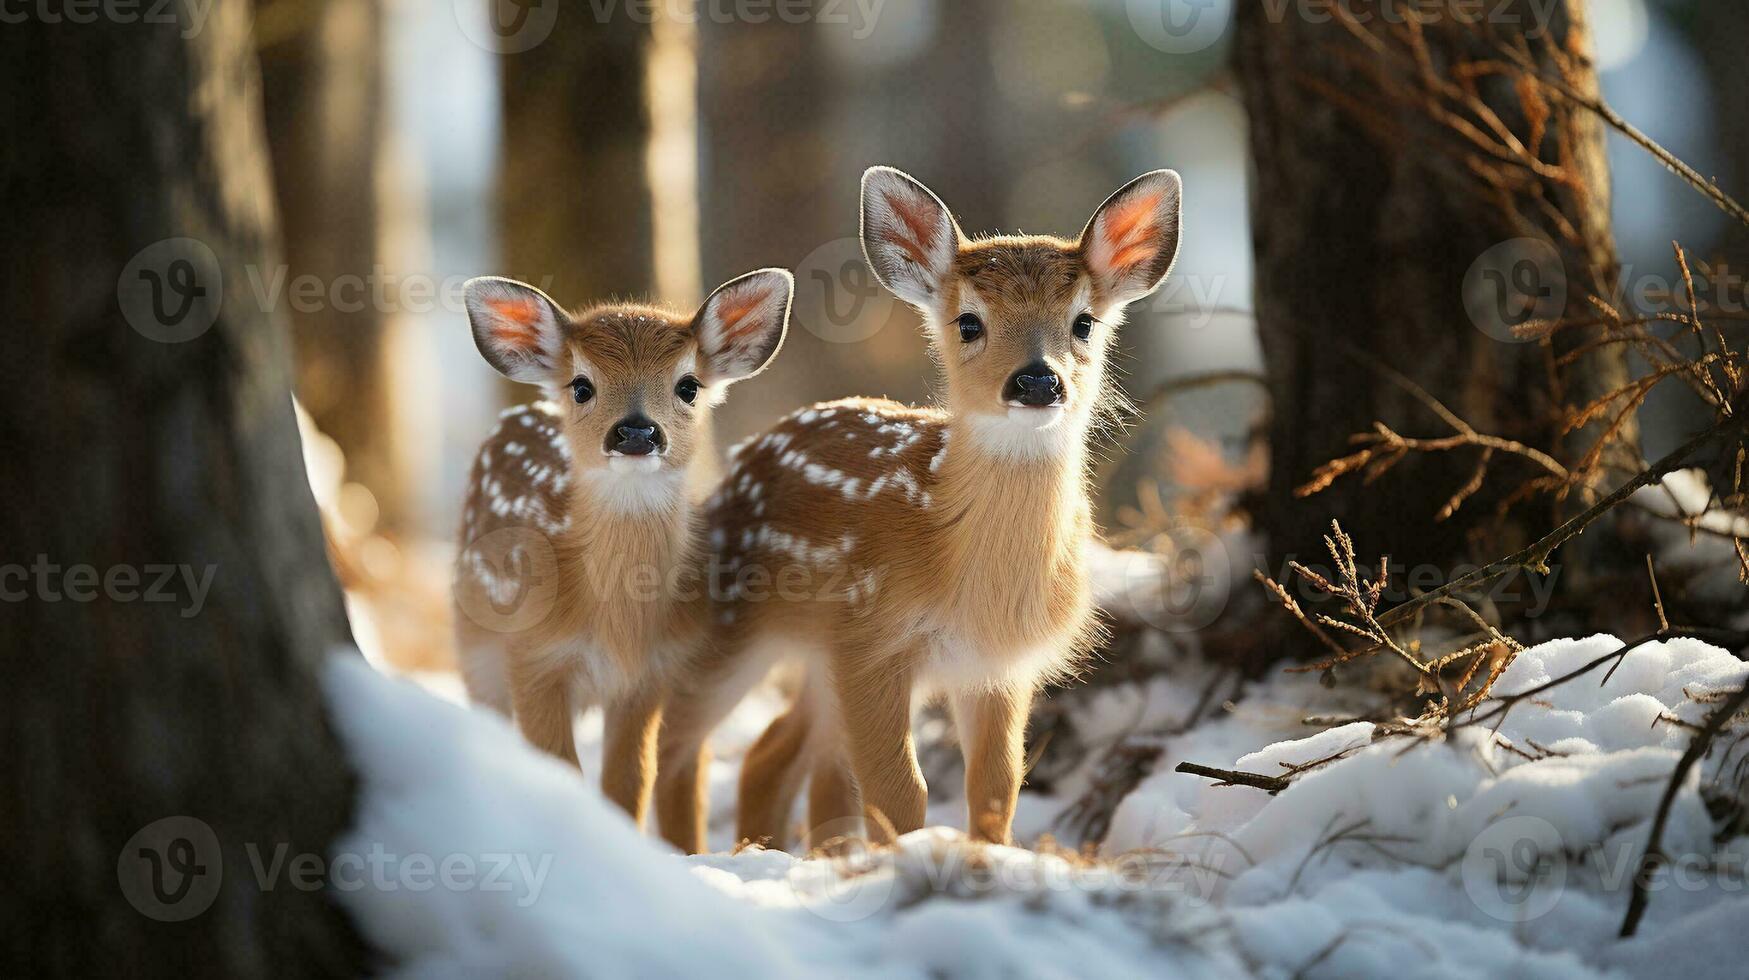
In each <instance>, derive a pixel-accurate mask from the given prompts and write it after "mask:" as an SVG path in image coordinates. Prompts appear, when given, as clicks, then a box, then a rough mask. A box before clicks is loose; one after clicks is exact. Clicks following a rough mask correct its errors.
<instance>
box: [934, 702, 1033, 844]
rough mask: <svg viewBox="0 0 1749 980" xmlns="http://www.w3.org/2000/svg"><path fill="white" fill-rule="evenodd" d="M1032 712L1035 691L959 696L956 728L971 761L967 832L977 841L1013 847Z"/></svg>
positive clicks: (967, 771)
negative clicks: (1029, 716)
mask: <svg viewBox="0 0 1749 980" xmlns="http://www.w3.org/2000/svg"><path fill="white" fill-rule="evenodd" d="M1031 709H1032V688H1031V687H1030V686H1027V687H1017V688H1008V689H1004V690H999V691H972V692H967V693H963V694H958V695H955V696H954V699H953V716H954V726H955V727H956V728H958V729H959V736H960V751H961V752H963V753H964V755H965V760H966V810H967V814H966V831H967V833H968V834H969V835H970V836H971V837H972V839H974V840H981V841H989V842H990V843H993V844H1006V843H1008V842H1009V835H1010V832H1011V830H1012V828H1013V825H1014V801H1015V798H1016V797H1017V796H1019V795H1020V780H1021V777H1022V776H1023V775H1024V773H1023V772H1022V770H1023V768H1024V767H1025V765H1026V718H1027V714H1028V713H1029V712H1030V711H1031Z"/></svg>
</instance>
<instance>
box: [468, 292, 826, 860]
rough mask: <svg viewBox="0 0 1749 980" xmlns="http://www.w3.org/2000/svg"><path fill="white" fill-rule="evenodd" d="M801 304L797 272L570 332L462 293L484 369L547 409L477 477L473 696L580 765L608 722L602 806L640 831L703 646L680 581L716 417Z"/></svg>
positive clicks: (612, 313) (497, 438) (509, 303)
mask: <svg viewBox="0 0 1749 980" xmlns="http://www.w3.org/2000/svg"><path fill="white" fill-rule="evenodd" d="M793 292H794V282H793V280H792V278H791V276H790V274H789V273H788V272H786V271H784V270H782V269H761V270H759V271H757V272H751V273H748V274H747V275H744V276H741V277H740V278H738V279H734V280H732V281H730V282H728V283H725V284H724V285H722V286H720V287H718V288H717V289H716V291H715V292H713V293H711V295H710V297H709V298H708V299H706V300H705V302H704V305H703V306H702V307H701V308H700V309H699V310H698V312H697V314H696V315H693V316H690V317H688V316H684V315H680V314H676V313H674V312H671V311H669V310H666V309H661V308H658V307H653V306H633V305H603V306H595V307H590V308H587V309H584V310H581V311H579V312H577V313H574V314H571V313H566V312H565V311H564V310H562V309H560V308H559V306H558V305H557V304H556V303H554V302H553V301H552V300H551V299H549V298H548V297H547V295H546V294H545V293H543V292H541V291H540V290H538V289H536V288H534V287H533V286H528V285H524V284H522V283H519V282H515V281H512V280H509V279H499V278H480V279H473V280H470V281H469V282H468V283H467V285H466V287H465V299H466V305H467V311H468V319H469V321H470V324H471V326H472V329H473V335H474V343H475V345H476V346H478V347H479V350H480V353H481V354H482V355H484V356H485V358H486V361H487V362H488V363H489V364H491V365H492V366H493V367H494V368H496V369H497V370H498V371H499V372H500V373H502V374H503V375H505V376H506V377H508V378H510V379H511V380H513V381H520V382H523V383H525V384H531V385H540V386H542V387H544V388H545V389H547V392H548V400H546V401H539V402H535V403H533V404H530V405H525V406H522V407H519V408H512V409H510V410H508V411H506V412H505V413H504V414H503V416H502V418H501V419H500V421H499V424H498V427H497V428H496V429H494V430H493V431H492V434H491V435H490V436H488V437H487V439H486V442H485V444H484V445H482V446H481V447H480V452H479V455H478V456H477V457H476V458H475V461H474V467H473V473H472V476H471V477H470V480H469V489H468V496H467V501H466V505H465V508H464V514H463V521H462V530H461V541H462V545H463V547H462V550H461V553H460V555H459V556H458V559H457V564H456V583H455V600H456V605H457V607H458V609H457V616H456V623H457V649H458V651H459V654H460V658H461V665H462V673H463V677H464V679H465V681H466V684H467V688H468V692H469V695H470V696H471V697H472V698H473V700H475V701H477V702H483V703H485V704H487V705H489V706H491V707H493V708H495V709H496V710H498V711H499V712H501V713H504V714H511V713H512V710H514V717H515V720H516V723H517V725H518V727H520V728H521V730H522V732H523V734H524V736H525V737H526V738H527V739H528V740H529V742H531V743H533V744H534V745H535V746H537V747H538V748H541V749H543V750H545V751H547V752H549V753H552V754H553V755H556V756H558V757H559V758H560V759H563V760H565V761H567V762H570V763H572V764H573V765H575V764H576V763H577V749H576V745H575V743H574V741H573V737H572V727H571V726H572V718H573V716H574V714H575V713H576V712H579V711H581V710H583V709H584V708H586V707H588V706H589V705H591V704H600V705H601V706H602V707H603V709H604V711H605V714H606V738H605V746H604V751H603V761H602V772H601V784H602V791H603V793H604V794H605V795H606V796H607V797H608V798H609V799H610V800H612V801H613V802H615V803H616V804H618V805H619V806H620V807H622V808H623V809H625V810H626V812H628V813H630V814H631V815H632V818H633V819H634V820H635V821H637V822H638V823H639V825H640V826H641V825H642V823H643V815H644V812H645V810H646V809H647V808H648V805H649V800H650V791H651V786H652V785H653V780H654V778H655V770H654V764H655V745H656V741H655V738H656V737H655V733H656V728H657V725H658V722H659V719H660V714H661V703H662V698H663V697H664V696H665V692H666V687H667V684H668V681H669V679H670V678H671V677H672V675H673V674H674V671H675V670H676V669H677V668H678V667H679V666H680V664H681V662H682V659H683V658H684V657H685V656H686V655H687V652H688V651H689V650H690V649H692V648H693V647H694V646H696V640H695V639H694V635H695V633H696V631H697V624H696V622H695V620H694V615H695V613H694V610H695V609H696V607H697V606H698V602H697V600H695V599H689V598H688V597H686V596H685V595H683V594H682V593H683V591H684V590H683V589H682V588H680V587H678V582H679V577H681V576H684V575H685V574H686V573H687V570H688V569H689V568H691V567H692V566H693V565H694V563H695V562H696V560H697V556H698V555H699V554H701V553H702V549H700V548H699V547H698V544H697V542H696V541H695V540H694V536H695V534H696V530H697V521H696V520H695V518H694V514H695V511H696V501H697V499H698V498H699V497H701V496H703V493H702V492H700V489H701V487H703V486H704V485H705V484H706V482H707V481H708V479H709V474H710V472H711V471H712V470H713V469H714V461H713V460H712V459H711V455H712V454H711V450H710V436H709V419H710V409H711V408H712V406H714V405H715V404H716V403H717V402H719V401H720V400H721V398H722V395H723V390H724V388H726V387H727V386H728V385H729V384H730V383H731V382H734V381H738V380H740V379H743V378H747V377H750V376H752V375H754V374H757V373H758V372H759V371H760V370H761V369H762V368H764V366H765V365H766V364H767V363H768V362H769V361H770V360H771V358H772V356H773V355H775V354H776V353H777V350H778V348H779V347H780V346H781V345H782V343H783V337H784V332H785V330H786V328H787V326H788V323H789V307H790V299H791V296H792V294H793Z"/></svg>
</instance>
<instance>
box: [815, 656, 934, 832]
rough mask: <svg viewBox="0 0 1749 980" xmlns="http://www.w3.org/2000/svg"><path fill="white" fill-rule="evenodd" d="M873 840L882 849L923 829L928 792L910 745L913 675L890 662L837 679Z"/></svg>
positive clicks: (845, 671)
mask: <svg viewBox="0 0 1749 980" xmlns="http://www.w3.org/2000/svg"><path fill="white" fill-rule="evenodd" d="M834 681H835V683H836V686H837V689H838V705H839V710H840V712H841V714H842V716H843V718H844V735H845V740H846V744H847V748H848V750H849V754H850V764H851V769H852V771H853V772H854V773H855V776H856V785H857V787H858V788H859V789H860V790H861V792H862V807H863V815H864V817H865V818H866V819H867V820H868V837H869V840H870V841H873V842H875V843H879V844H885V843H891V842H892V839H893V837H894V836H896V835H903V834H907V833H910V832H911V831H913V830H916V829H917V828H919V827H921V826H923V818H924V810H925V808H926V806H927V804H928V799H929V794H928V789H927V787H925V785H924V783H923V771H922V770H921V769H919V768H918V767H917V751H916V746H915V745H914V744H913V743H912V740H911V671H910V670H909V668H902V667H899V666H898V665H897V664H895V663H893V662H892V661H891V660H885V662H881V663H876V664H874V665H872V666H859V667H854V668H849V669H845V668H843V667H842V665H841V667H840V669H839V670H838V671H836V676H835V677H834Z"/></svg>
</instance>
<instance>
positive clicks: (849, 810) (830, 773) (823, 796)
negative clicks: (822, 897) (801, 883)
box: [802, 746, 862, 850]
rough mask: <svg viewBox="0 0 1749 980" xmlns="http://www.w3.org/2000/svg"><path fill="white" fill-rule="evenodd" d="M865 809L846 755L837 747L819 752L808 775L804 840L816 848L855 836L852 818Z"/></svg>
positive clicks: (810, 847) (809, 845) (809, 846)
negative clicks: (859, 797) (806, 831)
mask: <svg viewBox="0 0 1749 980" xmlns="http://www.w3.org/2000/svg"><path fill="white" fill-rule="evenodd" d="M861 812H862V804H861V802H860V801H859V799H858V796H857V792H856V781H855V780H853V779H852V778H851V776H850V767H849V764H848V763H847V762H846V761H845V759H844V756H843V754H842V753H841V752H839V751H838V750H837V748H836V746H834V747H833V748H832V750H831V751H824V752H818V753H815V756H814V769H813V772H812V773H810V774H809V775H808V836H807V839H806V840H804V841H803V842H802V843H803V844H804V845H805V846H806V847H807V849H808V850H813V849H815V848H820V847H828V846H830V845H831V844H832V843H833V841H834V840H838V839H842V838H844V837H849V836H851V835H852V834H853V833H854V828H853V827H852V821H854V820H855V819H856V818H857V817H858V816H859V815H860V814H861Z"/></svg>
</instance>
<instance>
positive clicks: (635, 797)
mask: <svg viewBox="0 0 1749 980" xmlns="http://www.w3.org/2000/svg"><path fill="white" fill-rule="evenodd" d="M605 713H606V716H607V719H606V721H607V725H606V739H605V741H604V743H603V745H602V756H601V792H602V793H603V794H604V795H605V796H606V797H607V798H608V799H610V800H612V801H613V802H614V803H616V804H618V805H619V808H620V809H622V810H624V811H625V812H627V813H629V814H631V817H632V822H633V823H635V824H637V825H638V829H639V830H642V829H644V814H645V813H646V812H648V810H649V808H650V792H651V790H652V789H653V788H654V787H655V785H656V730H657V728H658V727H659V726H660V725H661V722H662V697H661V695H660V693H659V692H657V691H655V690H645V691H637V692H634V693H632V694H629V695H627V696H626V697H624V698H621V699H620V700H619V701H616V702H613V703H611V704H609V705H607V706H606V712H605Z"/></svg>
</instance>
